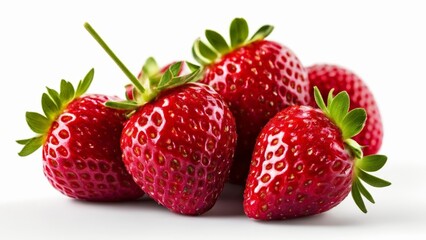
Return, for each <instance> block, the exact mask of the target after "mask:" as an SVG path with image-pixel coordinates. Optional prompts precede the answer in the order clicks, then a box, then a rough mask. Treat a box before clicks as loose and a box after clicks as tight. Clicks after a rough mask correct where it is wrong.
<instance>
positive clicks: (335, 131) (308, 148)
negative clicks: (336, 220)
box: [244, 106, 353, 220]
mask: <svg viewBox="0 0 426 240" xmlns="http://www.w3.org/2000/svg"><path fill="white" fill-rule="evenodd" d="M352 168H353V159H352V158H351V156H350V155H349V153H348V152H347V150H345V147H344V144H343V140H342V135H341V132H340V130H339V128H338V127H337V126H335V125H334V124H333V123H332V122H331V121H330V120H329V119H328V118H327V117H326V116H325V115H324V113H323V112H321V110H319V109H314V108H312V107H309V106H293V107H289V108H287V109H285V110H283V111H281V112H280V113H278V114H277V115H276V116H275V117H274V118H273V119H271V121H270V122H268V124H267V125H266V126H265V127H264V128H263V130H262V132H261V133H260V135H259V137H258V139H257V142H256V146H255V149H254V152H253V158H252V162H251V166H250V173H249V176H248V179H247V184H246V188H245V191H244V211H245V213H246V215H247V216H248V217H250V218H255V219H261V220H274V219H286V218H295V217H301V216H306V215H313V214H317V213H321V212H324V211H327V210H329V209H331V208H333V207H334V206H336V205H337V204H339V203H340V202H341V201H342V200H343V199H344V198H345V197H346V196H347V195H348V194H349V192H350V191H351V184H352Z"/></svg>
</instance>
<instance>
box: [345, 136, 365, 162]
mask: <svg viewBox="0 0 426 240" xmlns="http://www.w3.org/2000/svg"><path fill="white" fill-rule="evenodd" d="M344 142H345V144H346V146H347V147H349V148H350V150H351V152H352V153H353V154H354V156H355V158H357V161H360V159H361V158H362V156H363V152H362V147H361V145H359V144H358V142H357V141H355V140H353V139H352V138H348V139H345V141H344Z"/></svg>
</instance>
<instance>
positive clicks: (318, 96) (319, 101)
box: [314, 86, 328, 113]
mask: <svg viewBox="0 0 426 240" xmlns="http://www.w3.org/2000/svg"><path fill="white" fill-rule="evenodd" d="M314 98H315V102H316V103H317V105H318V107H319V108H320V109H321V110H322V111H323V112H324V113H328V109H327V106H326V105H325V102H324V99H323V98H322V96H321V92H320V91H319V89H318V87H317V86H314Z"/></svg>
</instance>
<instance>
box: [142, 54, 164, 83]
mask: <svg viewBox="0 0 426 240" xmlns="http://www.w3.org/2000/svg"><path fill="white" fill-rule="evenodd" d="M159 72H160V68H159V67H158V64H157V62H156V61H155V59H154V58H153V57H149V58H148V59H147V60H146V61H145V64H144V65H143V66H142V73H143V75H144V76H145V77H146V78H151V77H152V76H154V75H156V74H158V73H159Z"/></svg>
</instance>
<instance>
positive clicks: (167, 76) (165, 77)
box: [157, 68, 173, 88]
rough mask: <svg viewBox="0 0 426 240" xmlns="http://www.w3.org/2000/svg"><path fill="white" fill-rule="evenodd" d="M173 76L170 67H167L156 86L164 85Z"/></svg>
mask: <svg viewBox="0 0 426 240" xmlns="http://www.w3.org/2000/svg"><path fill="white" fill-rule="evenodd" d="M172 78H173V74H172V72H171V71H170V68H168V69H167V71H165V72H164V74H163V76H161V79H160V82H159V83H158V85H157V88H161V87H163V86H165V85H167V83H168V82H170V80H171V79H172Z"/></svg>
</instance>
